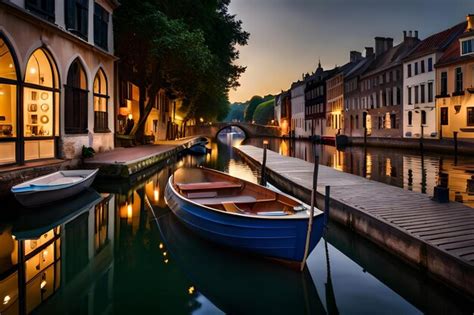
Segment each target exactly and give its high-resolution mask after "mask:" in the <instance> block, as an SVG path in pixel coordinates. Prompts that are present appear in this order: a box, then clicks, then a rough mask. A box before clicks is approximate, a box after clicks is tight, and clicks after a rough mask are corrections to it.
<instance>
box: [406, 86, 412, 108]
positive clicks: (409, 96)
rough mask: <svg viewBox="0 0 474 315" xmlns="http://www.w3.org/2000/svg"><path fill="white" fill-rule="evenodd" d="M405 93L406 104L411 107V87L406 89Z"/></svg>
mask: <svg viewBox="0 0 474 315" xmlns="http://www.w3.org/2000/svg"><path fill="white" fill-rule="evenodd" d="M407 93H408V104H409V105H411V104H412V100H411V87H408V90H407Z"/></svg>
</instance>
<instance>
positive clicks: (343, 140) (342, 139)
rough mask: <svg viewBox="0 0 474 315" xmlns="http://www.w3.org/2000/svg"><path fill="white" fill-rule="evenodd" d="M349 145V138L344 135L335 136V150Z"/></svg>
mask: <svg viewBox="0 0 474 315" xmlns="http://www.w3.org/2000/svg"><path fill="white" fill-rule="evenodd" d="M348 144H349V137H348V136H346V135H336V148H338V149H339V148H341V149H342V148H345V147H347V145H348Z"/></svg>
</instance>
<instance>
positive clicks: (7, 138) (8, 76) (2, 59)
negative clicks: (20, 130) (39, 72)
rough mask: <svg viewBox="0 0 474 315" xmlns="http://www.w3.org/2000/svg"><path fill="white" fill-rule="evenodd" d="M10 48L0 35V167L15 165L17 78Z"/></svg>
mask: <svg viewBox="0 0 474 315" xmlns="http://www.w3.org/2000/svg"><path fill="white" fill-rule="evenodd" d="M13 58H14V57H13V55H12V51H11V48H10V47H9V46H8V44H7V42H6V41H5V40H4V39H3V37H2V34H1V33H0V152H1V154H0V165H1V164H10V163H15V162H16V159H17V156H16V149H17V145H18V144H17V143H16V137H17V106H18V103H17V99H18V94H17V91H18V77H17V69H16V63H15V61H14V59H13Z"/></svg>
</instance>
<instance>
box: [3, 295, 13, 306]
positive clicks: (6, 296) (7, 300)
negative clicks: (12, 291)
mask: <svg viewBox="0 0 474 315" xmlns="http://www.w3.org/2000/svg"><path fill="white" fill-rule="evenodd" d="M11 299H12V298H11V297H10V296H9V295H5V297H4V298H3V305H7V304H8V302H10V300H11Z"/></svg>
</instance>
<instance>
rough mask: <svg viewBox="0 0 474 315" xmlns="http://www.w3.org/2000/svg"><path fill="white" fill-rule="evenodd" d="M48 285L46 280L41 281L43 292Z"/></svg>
mask: <svg viewBox="0 0 474 315" xmlns="http://www.w3.org/2000/svg"><path fill="white" fill-rule="evenodd" d="M46 284H47V282H46V280H43V281H41V284H40V288H41V290H43V289H44V287H45V286H46Z"/></svg>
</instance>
